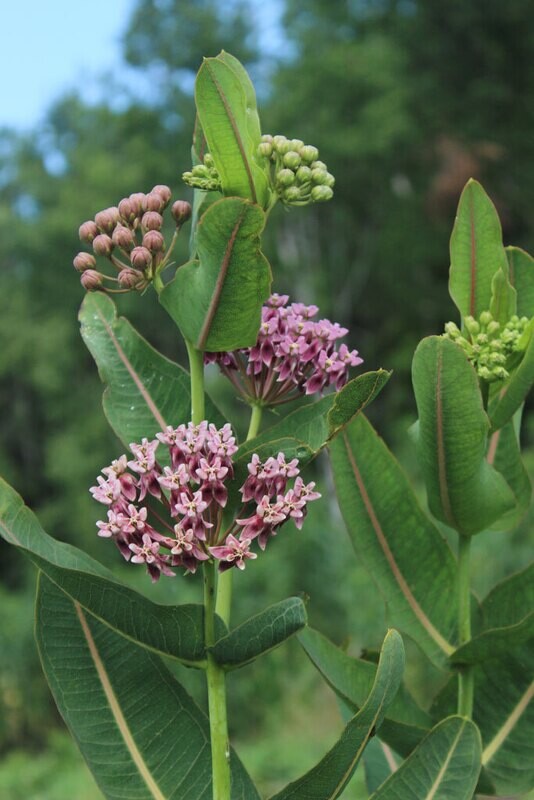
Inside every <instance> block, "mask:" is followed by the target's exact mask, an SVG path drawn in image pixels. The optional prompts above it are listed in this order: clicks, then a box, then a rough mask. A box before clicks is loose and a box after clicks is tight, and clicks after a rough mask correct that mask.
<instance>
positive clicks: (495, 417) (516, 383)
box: [489, 320, 534, 430]
mask: <svg viewBox="0 0 534 800" xmlns="http://www.w3.org/2000/svg"><path fill="white" fill-rule="evenodd" d="M528 334H529V335H530V338H529V340H528V344H527V345H526V350H525V353H524V355H523V358H522V359H521V363H520V364H519V366H518V367H517V368H516V369H515V370H514V371H513V372H512V375H511V377H510V379H509V380H508V381H507V382H506V383H505V385H504V387H503V389H502V391H501V392H499V393H498V394H497V395H496V397H495V401H494V402H493V403H491V404H490V408H489V415H490V419H491V426H492V429H493V430H498V429H499V428H503V427H504V426H505V425H506V423H507V422H509V421H510V420H511V419H512V417H513V416H514V414H515V413H516V411H518V410H519V409H520V408H521V406H522V405H523V403H524V402H525V398H526V396H527V395H528V393H529V392H530V390H531V389H532V386H533V385H534V320H532V321H531V323H530V326H529V329H528V333H527V335H528Z"/></svg>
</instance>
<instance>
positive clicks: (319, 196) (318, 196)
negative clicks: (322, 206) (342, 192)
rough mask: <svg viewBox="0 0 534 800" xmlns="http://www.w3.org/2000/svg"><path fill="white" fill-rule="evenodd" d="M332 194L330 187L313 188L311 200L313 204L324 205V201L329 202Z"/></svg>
mask: <svg viewBox="0 0 534 800" xmlns="http://www.w3.org/2000/svg"><path fill="white" fill-rule="evenodd" d="M333 196H334V192H333V191H332V189H331V188H330V186H314V187H313V189H312V190H311V199H312V200H313V201H314V203H324V202H325V201H326V200H331V199H332V197H333Z"/></svg>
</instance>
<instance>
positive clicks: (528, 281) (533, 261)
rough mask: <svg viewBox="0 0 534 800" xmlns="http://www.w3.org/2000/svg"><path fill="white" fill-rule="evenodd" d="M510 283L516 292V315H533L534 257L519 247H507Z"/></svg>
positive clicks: (529, 316)
mask: <svg viewBox="0 0 534 800" xmlns="http://www.w3.org/2000/svg"><path fill="white" fill-rule="evenodd" d="M506 255H507V256H508V265H509V268H510V283H511V284H512V286H515V290H516V293H517V315H518V316H519V317H528V318H529V319H531V317H534V258H532V256H531V255H529V254H528V253H526V252H525V251H524V250H521V248H520V247H507V248H506Z"/></svg>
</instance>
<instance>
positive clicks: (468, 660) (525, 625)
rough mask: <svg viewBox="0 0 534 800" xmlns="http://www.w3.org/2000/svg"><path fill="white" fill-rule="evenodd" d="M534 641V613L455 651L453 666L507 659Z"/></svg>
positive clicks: (484, 634) (482, 635)
mask: <svg viewBox="0 0 534 800" xmlns="http://www.w3.org/2000/svg"><path fill="white" fill-rule="evenodd" d="M531 639H534V612H531V613H530V614H527V615H526V616H525V617H524V618H523V619H522V620H520V621H519V622H516V623H515V624H513V625H507V626H506V627H504V628H489V629H488V630H485V631H483V632H482V633H480V634H479V635H478V636H475V637H474V639H471V641H470V642H467V644H464V645H462V646H461V647H459V648H458V650H455V651H454V653H453V654H452V656H451V663H452V664H477V663H479V662H481V661H488V660H489V659H493V658H506V656H507V655H508V653H510V652H512V653H513V652H514V651H515V650H516V649H517V648H518V647H521V646H522V645H524V644H526V643H528V642H529V641H530V640H531Z"/></svg>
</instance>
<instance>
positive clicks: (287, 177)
mask: <svg viewBox="0 0 534 800" xmlns="http://www.w3.org/2000/svg"><path fill="white" fill-rule="evenodd" d="M276 181H277V183H278V184H279V185H280V186H292V185H293V184H294V183H295V173H294V172H293V171H292V170H290V169H281V170H280V172H278V173H277V175H276Z"/></svg>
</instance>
